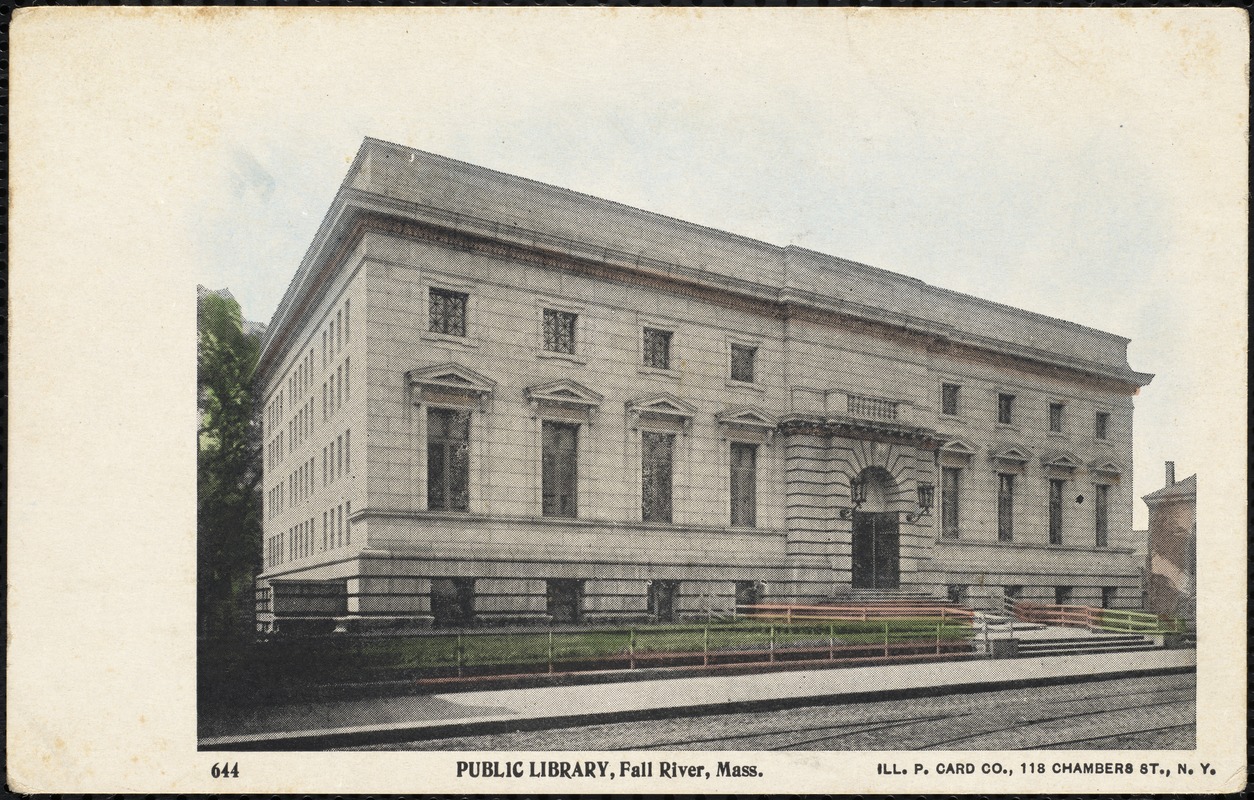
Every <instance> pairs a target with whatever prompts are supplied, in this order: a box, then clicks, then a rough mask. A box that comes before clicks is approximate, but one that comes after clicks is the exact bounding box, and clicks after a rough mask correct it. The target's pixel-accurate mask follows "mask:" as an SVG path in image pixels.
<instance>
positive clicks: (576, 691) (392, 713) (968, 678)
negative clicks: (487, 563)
mask: <svg viewBox="0 0 1254 800" xmlns="http://www.w3.org/2000/svg"><path fill="white" fill-rule="evenodd" d="M1195 663H1196V652H1195V651H1193V650H1154V651H1148V652H1132V653H1100V654H1093V655H1080V656H1054V657H1046V658H1018V659H1004V660H990V659H978V660H970V661H958V662H942V663H935V662H933V663H916V664H894V665H888V666H865V667H845V668H835V669H831V668H829V669H814V670H804V671H791V672H767V673H759V674H748V675H745V674H740V675H706V676H701V677H681V678H673V679H665V680H652V681H636V682H632V683H622V684H605V683H602V684H593V685H578V686H545V687H532V688H515V689H494V690H487V691H473V692H458V693H448V694H424V695H403V696H393V697H371V698H361V699H350V700H330V701H318V702H307V703H293V704H289V705H282V706H271V707H267V708H262V709H256V710H250V711H248V712H245V713H241V714H240V715H238V716H237V717H236V718H234V719H230V720H227V719H219V720H210V721H202V738H201V739H200V744H199V747H200V749H202V750H321V749H327V748H332V747H346V746H351V745H365V744H380V743H385V742H404V741H413V740H418V739H435V738H443V737H448V736H454V735H462V736H464V735H473V734H485V733H497V732H502V731H516V730H536V729H542V728H559V727H570V726H583V725H595V724H600V723H604V722H624V721H630V720H644V719H665V718H667V717H677V716H697V715H701V714H713V713H732V712H741V711H749V710H754V709H768V708H769V709H778V708H789V707H804V706H813V705H833V704H841V703H865V702H874V701H881V700H889V699H896V698H904V697H917V696H930V695H943V694H955V693H969V692H978V691H993V690H998V689H1007V688H1014V687H1027V686H1043V685H1050V684H1061V683H1075V682H1081V681H1085V680H1100V679H1103V678H1126V677H1134V676H1138V675H1155V674H1164V673H1169V672H1187V671H1191V670H1192V669H1193V668H1194V666H1195ZM204 734H208V735H204Z"/></svg>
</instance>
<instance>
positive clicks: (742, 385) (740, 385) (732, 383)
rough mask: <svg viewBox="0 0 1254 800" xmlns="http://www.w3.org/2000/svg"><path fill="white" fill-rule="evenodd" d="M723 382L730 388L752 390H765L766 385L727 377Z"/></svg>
mask: <svg viewBox="0 0 1254 800" xmlns="http://www.w3.org/2000/svg"><path fill="white" fill-rule="evenodd" d="M724 383H725V384H726V385H727V387H728V388H730V389H748V390H749V391H752V392H765V391H766V387H765V386H763V385H762V384H760V383H750V382H748V381H737V380H732V379H731V378H728V379H727V380H726V381H724Z"/></svg>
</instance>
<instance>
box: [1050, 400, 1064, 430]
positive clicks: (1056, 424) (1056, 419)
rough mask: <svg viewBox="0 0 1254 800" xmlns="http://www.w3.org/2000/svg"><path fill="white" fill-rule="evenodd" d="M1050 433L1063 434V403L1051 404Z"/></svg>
mask: <svg viewBox="0 0 1254 800" xmlns="http://www.w3.org/2000/svg"><path fill="white" fill-rule="evenodd" d="M1049 432H1050V433H1062V403H1050V404H1049Z"/></svg>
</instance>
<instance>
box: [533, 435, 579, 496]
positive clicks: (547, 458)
mask: <svg viewBox="0 0 1254 800" xmlns="http://www.w3.org/2000/svg"><path fill="white" fill-rule="evenodd" d="M541 439H542V441H541V456H540V458H541V481H540V482H541V492H540V495H541V503H540V505H541V513H543V514H544V516H546V517H574V516H576V508H577V502H578V499H577V498H578V493H577V491H576V490H577V485H578V478H577V474H578V441H579V426H578V425H566V424H562V423H558V422H545V423H544V424H543V430H542V431H541Z"/></svg>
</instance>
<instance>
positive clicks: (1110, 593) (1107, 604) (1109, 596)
mask: <svg viewBox="0 0 1254 800" xmlns="http://www.w3.org/2000/svg"><path fill="white" fill-rule="evenodd" d="M1118 595H1119V590H1118V589H1117V588H1116V587H1114V586H1103V587H1102V608H1114V607H1115V598H1116V597H1117V596H1118Z"/></svg>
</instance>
